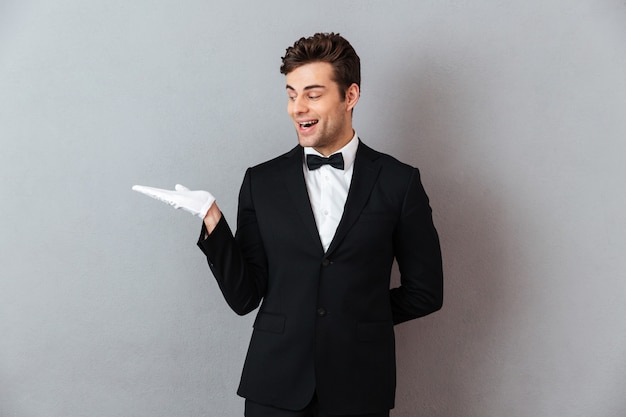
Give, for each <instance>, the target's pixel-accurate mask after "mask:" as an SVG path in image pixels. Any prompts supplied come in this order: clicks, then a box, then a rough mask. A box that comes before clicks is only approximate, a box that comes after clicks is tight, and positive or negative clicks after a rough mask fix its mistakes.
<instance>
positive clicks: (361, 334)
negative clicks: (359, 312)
mask: <svg viewBox="0 0 626 417" xmlns="http://www.w3.org/2000/svg"><path fill="white" fill-rule="evenodd" d="M356 337H357V340H359V341H361V342H372V341H375V340H382V339H387V338H389V337H391V338H393V322H391V321H362V322H359V323H357V325H356Z"/></svg>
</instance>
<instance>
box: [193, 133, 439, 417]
mask: <svg viewBox="0 0 626 417" xmlns="http://www.w3.org/2000/svg"><path fill="white" fill-rule="evenodd" d="M302 164H303V149H302V148H301V147H300V146H296V147H295V148H294V149H292V150H291V151H290V152H288V153H286V154H284V155H282V156H279V157H278V158H275V159H273V160H271V161H268V162H265V163H263V164H261V165H258V166H256V167H253V168H250V169H248V171H247V172H246V175H245V178H244V180H243V185H242V187H241V191H240V195H239V209H238V218H237V232H236V235H235V236H233V234H232V233H231V230H230V228H229V226H228V224H227V222H226V220H225V219H224V218H223V217H222V220H221V221H220V222H219V224H218V225H217V226H216V228H215V229H214V231H213V232H212V233H211V235H209V236H208V237H207V238H206V239H204V236H205V229H204V228H203V230H202V234H201V238H200V240H199V242H198V245H199V246H200V248H201V249H202V251H203V252H204V253H205V255H206V256H207V259H208V262H209V266H210V268H211V270H212V272H213V274H214V276H215V278H216V280H217V282H218V284H219V287H220V289H221V291H222V293H223V295H224V297H225V299H226V301H227V302H228V304H229V305H230V307H231V308H232V309H233V310H234V311H235V312H237V313H238V314H246V313H248V312H250V311H252V310H254V309H255V308H256V307H257V306H259V304H260V305H261V306H260V309H259V311H258V314H257V317H256V320H255V322H254V331H253V333H252V339H251V341H250V346H249V349H248V354H247V357H246V361H245V364H244V368H243V373H242V377H241V384H240V386H239V390H238V393H239V394H240V395H241V396H243V397H246V398H248V399H250V400H253V401H255V402H259V403H262V404H267V405H273V406H276V407H280V408H286V409H292V410H297V409H301V408H303V407H305V406H306V405H307V404H308V402H309V401H310V400H311V398H312V395H313V393H314V392H315V391H316V392H317V396H318V399H319V403H320V407H321V408H323V409H324V410H326V411H327V412H331V413H333V414H351V413H370V412H378V411H383V410H388V409H391V408H393V405H394V396H395V345H394V328H393V326H394V324H397V323H400V322H404V321H407V320H410V319H414V318H417V317H421V316H424V315H426V314H429V313H431V312H433V311H436V310H438V309H439V308H441V304H442V296H443V278H442V265H441V253H440V249H439V239H438V237H437V232H436V230H435V227H434V226H433V222H432V216H431V208H430V206H429V202H428V197H427V196H426V193H425V192H424V189H423V187H422V184H421V182H420V176H419V172H418V170H417V169H416V168H412V167H410V166H408V165H405V164H403V163H401V162H399V161H397V160H396V159H394V158H392V157H390V156H388V155H385V154H382V153H379V152H376V151H374V150H372V149H371V148H369V147H367V146H365V145H364V144H363V143H360V144H359V147H358V150H357V154H356V159H355V162H354V171H353V177H352V182H351V186H350V190H349V192H348V197H347V201H346V205H345V209H344V213H343V217H342V219H341V221H340V223H339V226H338V227H337V231H336V234H335V236H334V239H333V241H332V243H331V244H330V247H329V248H328V251H327V252H326V253H324V250H323V248H322V244H321V242H320V238H319V234H318V231H317V228H316V225H315V220H314V216H313V212H312V209H311V205H310V202H309V197H308V194H307V190H306V184H305V180H304V175H303V170H302ZM394 258H395V259H396V260H397V263H398V266H399V270H400V274H401V286H400V287H398V288H394V289H391V290H390V289H389V286H390V275H391V269H392V264H393V260H394Z"/></svg>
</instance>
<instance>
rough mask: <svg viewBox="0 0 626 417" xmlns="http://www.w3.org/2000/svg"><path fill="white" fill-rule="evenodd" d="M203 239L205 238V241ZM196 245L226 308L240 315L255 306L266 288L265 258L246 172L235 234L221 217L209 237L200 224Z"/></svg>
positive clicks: (248, 173) (249, 180) (240, 195)
mask: <svg viewBox="0 0 626 417" xmlns="http://www.w3.org/2000/svg"><path fill="white" fill-rule="evenodd" d="M205 236H206V238H205ZM198 246H199V247H200V249H201V250H202V252H203V253H204V254H205V255H206V258H207V261H208V264H209V268H210V269H211V271H212V272H213V275H214V276H215V279H216V281H217V283H218V285H219V287H220V290H221V291H222V294H223V295H224V299H225V300H226V302H227V303H228V305H229V306H230V308H232V309H233V311H235V313H237V314H239V315H244V314H247V313H249V312H251V311H252V310H254V309H255V308H256V307H258V305H259V303H260V302H261V299H262V298H263V296H264V295H265V292H266V289H267V275H268V274H267V259H266V255H265V249H264V246H263V242H262V239H261V235H260V232H259V228H258V223H257V219H256V213H255V210H254V204H253V199H252V192H251V178H250V170H248V171H247V172H246V175H245V178H244V181H243V184H242V186H241V191H240V193H239V209H238V215H237V232H236V234H235V235H234V236H233V233H232V231H231V229H230V226H229V225H228V223H227V222H226V219H225V218H224V216H223V215H222V218H221V219H220V221H219V223H218V224H217V226H216V227H215V229H214V230H213V232H212V233H211V234H210V235H208V236H207V235H206V227H205V226H204V223H203V225H202V231H201V232H200V238H199V240H198Z"/></svg>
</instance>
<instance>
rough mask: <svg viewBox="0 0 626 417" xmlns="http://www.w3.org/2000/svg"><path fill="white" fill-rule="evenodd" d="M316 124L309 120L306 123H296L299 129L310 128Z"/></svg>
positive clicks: (314, 121) (315, 121)
mask: <svg viewBox="0 0 626 417" xmlns="http://www.w3.org/2000/svg"><path fill="white" fill-rule="evenodd" d="M316 123H317V120H309V121H308V122H298V124H299V125H300V126H301V127H305V128H306V127H311V126H313V125H314V124H316Z"/></svg>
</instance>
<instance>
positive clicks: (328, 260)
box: [322, 259, 330, 266]
mask: <svg viewBox="0 0 626 417" xmlns="http://www.w3.org/2000/svg"><path fill="white" fill-rule="evenodd" d="M328 265H330V259H324V260H323V261H322V266H328Z"/></svg>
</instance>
